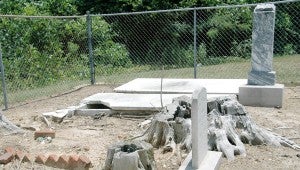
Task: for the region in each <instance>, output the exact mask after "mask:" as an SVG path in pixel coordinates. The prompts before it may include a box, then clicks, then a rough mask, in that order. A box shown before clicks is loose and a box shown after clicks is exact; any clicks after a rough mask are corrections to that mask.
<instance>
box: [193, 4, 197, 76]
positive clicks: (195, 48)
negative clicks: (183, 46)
mask: <svg viewBox="0 0 300 170" xmlns="http://www.w3.org/2000/svg"><path fill="white" fill-rule="evenodd" d="M194 78H195V79H196V78H197V10H196V9H194Z"/></svg>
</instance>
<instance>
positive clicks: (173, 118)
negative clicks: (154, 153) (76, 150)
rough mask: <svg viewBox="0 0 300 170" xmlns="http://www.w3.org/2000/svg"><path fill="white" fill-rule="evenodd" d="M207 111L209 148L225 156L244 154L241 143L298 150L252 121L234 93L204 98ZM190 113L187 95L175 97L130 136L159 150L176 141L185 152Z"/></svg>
mask: <svg viewBox="0 0 300 170" xmlns="http://www.w3.org/2000/svg"><path fill="white" fill-rule="evenodd" d="M207 111H208V116H207V119H208V146H209V150H215V151H221V152H223V154H224V155H225V156H226V157H227V158H228V160H233V159H234V156H235V155H243V156H245V155H246V150H245V146H244V144H245V143H248V144H251V145H262V144H267V145H274V146H286V147H290V148H293V149H296V150H300V146H299V145H297V144H295V143H294V142H293V141H291V140H289V139H287V138H284V137H281V136H280V135H278V134H275V133H273V132H271V131H268V130H266V129H264V128H262V127H259V126H258V125H256V124H255V122H254V121H253V120H252V119H251V117H250V115H249V114H248V113H247V112H246V110H245V108H244V106H243V105H241V104H240V103H239V102H238V101H237V100H236V99H235V98H234V97H222V98H214V99H210V100H208V103H207ZM190 113H191V99H190V98H189V97H187V96H182V97H179V98H175V99H174V100H173V103H172V104H169V105H167V106H166V107H165V108H164V109H163V110H162V111H161V112H160V113H158V114H157V115H155V116H154V118H153V119H152V122H151V124H150V127H149V128H148V129H147V130H146V131H145V132H144V134H143V135H141V136H138V137H135V138H133V139H139V140H144V141H146V142H149V143H151V144H152V145H153V147H156V148H159V147H160V148H163V152H167V151H174V149H175V148H176V145H180V148H181V149H183V150H185V151H187V152H189V151H190V150H191V147H192V140H191V118H190V117H191V116H190ZM200 140H201V139H200Z"/></svg>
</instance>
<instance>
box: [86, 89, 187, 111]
mask: <svg viewBox="0 0 300 170" xmlns="http://www.w3.org/2000/svg"><path fill="white" fill-rule="evenodd" d="M182 95H187V96H189V97H191V94H163V95H162V101H163V105H166V104H170V103H172V100H173V98H175V97H179V96H182ZM81 103H82V104H87V105H95V104H102V105H104V106H106V107H107V108H106V109H112V110H124V111H126V110H127V111H134V110H147V111H157V110H158V109H160V108H161V101H160V94H127V93H97V94H94V95H92V96H89V97H87V98H85V99H83V100H82V101H81ZM94 109H95V108H94ZM98 109H100V108H98ZM103 109H105V108H103Z"/></svg>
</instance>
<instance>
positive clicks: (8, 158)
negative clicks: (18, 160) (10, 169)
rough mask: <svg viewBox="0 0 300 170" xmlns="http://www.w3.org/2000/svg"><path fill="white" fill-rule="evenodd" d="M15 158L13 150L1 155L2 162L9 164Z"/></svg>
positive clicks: (0, 160) (0, 161) (0, 162)
mask: <svg viewBox="0 0 300 170" xmlns="http://www.w3.org/2000/svg"><path fill="white" fill-rule="evenodd" d="M13 159H14V154H13V153H11V152H6V153H5V154H3V155H1V156H0V164H7V163H9V162H10V161H12V160H13Z"/></svg>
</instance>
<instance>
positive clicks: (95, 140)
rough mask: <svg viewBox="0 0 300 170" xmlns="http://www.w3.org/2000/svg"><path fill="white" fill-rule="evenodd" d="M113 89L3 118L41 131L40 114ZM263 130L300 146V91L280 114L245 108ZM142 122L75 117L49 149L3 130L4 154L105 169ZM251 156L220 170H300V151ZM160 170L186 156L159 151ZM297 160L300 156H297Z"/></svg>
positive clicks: (92, 89) (253, 150)
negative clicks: (58, 158) (63, 157)
mask: <svg viewBox="0 0 300 170" xmlns="http://www.w3.org/2000/svg"><path fill="white" fill-rule="evenodd" d="M112 89H113V88H112V87H109V86H104V85H95V86H87V87H84V88H81V89H79V90H77V91H74V92H72V93H68V94H64V95H60V96H58V97H53V98H48V99H45V100H40V101H35V102H28V103H27V104H25V105H22V106H18V107H14V108H11V109H9V110H7V111H4V112H3V114H4V115H5V116H6V117H7V118H8V119H9V120H11V121H12V122H13V123H14V124H16V125H19V126H21V127H34V128H39V129H43V128H46V125H45V124H44V123H43V122H42V121H41V119H40V116H41V113H44V112H50V111H55V110H57V109H64V108H67V107H68V106H74V105H77V104H78V103H79V102H80V101H81V100H82V99H83V98H85V97H87V96H90V95H92V94H95V93H99V92H112ZM246 109H247V111H248V112H249V113H250V115H251V116H252V118H253V119H254V120H255V122H256V123H257V124H258V125H259V126H263V127H265V128H268V129H270V130H272V131H273V132H276V133H278V134H280V135H282V136H286V137H288V138H290V139H292V140H293V141H295V142H296V143H297V144H300V86H297V87H287V88H285V91H284V104H283V107H282V108H259V107H246ZM142 121H143V119H125V118H117V117H102V118H101V119H94V118H92V117H80V116H73V117H71V118H65V119H64V120H63V122H61V123H55V122H51V125H52V126H53V128H54V129H55V130H56V137H55V138H54V139H53V141H52V142H51V143H45V144H42V143H40V142H38V141H35V140H34V137H33V133H34V131H31V130H26V133H25V134H23V135H7V132H5V131H3V130H1V129H0V136H1V138H0V153H3V152H4V151H3V149H4V148H5V147H7V146H13V147H15V148H18V149H20V150H22V151H24V152H28V153H30V154H31V155H32V156H36V155H37V154H41V153H42V154H47V155H49V154H57V155H60V154H67V155H71V154H79V155H86V156H87V157H89V158H90V159H91V161H92V165H93V167H92V169H101V167H102V166H103V165H104V162H105V158H106V151H107V147H108V146H109V145H111V144H113V143H115V142H118V141H123V140H124V139H128V138H130V137H133V136H136V135H138V134H141V133H142V129H141V128H139V127H138V124H139V123H140V122H142ZM246 151H247V156H246V157H242V156H237V157H236V159H235V160H234V161H231V162H228V161H227V160H226V158H222V162H221V167H220V169H223V170H224V169H230V170H232V169H300V151H296V150H293V149H291V148H286V147H273V146H265V145H263V146H250V145H246ZM154 153H155V159H156V162H157V166H158V169H178V167H179V166H180V163H181V162H182V161H183V160H184V157H185V156H186V155H187V154H186V153H179V152H176V154H175V155H174V154H172V153H166V154H162V153H161V151H160V150H159V149H155V151H154ZM297 155H298V156H297ZM0 169H51V168H49V167H46V166H41V165H39V164H35V163H33V164H29V163H21V164H20V163H19V162H17V161H15V162H13V163H9V164H7V165H5V166H4V165H0Z"/></svg>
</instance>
